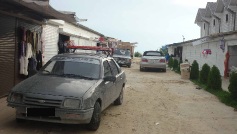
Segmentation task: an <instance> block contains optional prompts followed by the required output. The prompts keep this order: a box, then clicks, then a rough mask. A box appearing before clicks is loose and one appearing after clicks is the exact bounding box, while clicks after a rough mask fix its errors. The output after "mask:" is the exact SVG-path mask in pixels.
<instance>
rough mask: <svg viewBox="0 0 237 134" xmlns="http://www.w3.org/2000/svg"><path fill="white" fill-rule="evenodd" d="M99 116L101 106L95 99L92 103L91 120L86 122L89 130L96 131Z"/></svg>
mask: <svg viewBox="0 0 237 134" xmlns="http://www.w3.org/2000/svg"><path fill="white" fill-rule="evenodd" d="M100 117H101V107H100V103H99V102H98V101H97V102H96V103H95V105H94V111H93V114H92V117H91V121H90V123H89V124H87V128H88V129H89V130H93V131H96V130H97V129H98V128H99V126H100Z"/></svg>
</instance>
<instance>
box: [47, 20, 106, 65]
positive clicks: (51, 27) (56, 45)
mask: <svg viewBox="0 0 237 134" xmlns="http://www.w3.org/2000/svg"><path fill="white" fill-rule="evenodd" d="M43 27H44V28H43V31H44V34H45V38H44V43H43V44H44V53H43V56H44V57H43V62H44V63H46V62H47V61H48V60H50V59H51V58H52V57H53V56H55V55H57V54H58V53H60V44H64V42H66V41H71V42H72V43H73V45H76V46H96V44H97V42H98V39H99V38H100V37H101V36H103V35H102V34H101V33H99V32H96V31H94V30H92V29H90V28H88V27H86V26H83V25H81V24H78V23H68V22H66V21H63V20H53V19H50V20H48V22H47V25H45V26H43Z"/></svg>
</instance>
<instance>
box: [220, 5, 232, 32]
mask: <svg viewBox="0 0 237 134" xmlns="http://www.w3.org/2000/svg"><path fill="white" fill-rule="evenodd" d="M226 14H228V22H226ZM233 21H234V19H233V16H232V14H231V13H229V12H228V11H227V10H226V9H224V12H223V13H222V15H221V32H229V31H233V24H234V23H233Z"/></svg>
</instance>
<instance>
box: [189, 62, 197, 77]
mask: <svg viewBox="0 0 237 134" xmlns="http://www.w3.org/2000/svg"><path fill="white" fill-rule="evenodd" d="M198 78H199V65H198V63H197V61H196V60H194V61H193V64H192V66H191V72H190V79H192V80H198Z"/></svg>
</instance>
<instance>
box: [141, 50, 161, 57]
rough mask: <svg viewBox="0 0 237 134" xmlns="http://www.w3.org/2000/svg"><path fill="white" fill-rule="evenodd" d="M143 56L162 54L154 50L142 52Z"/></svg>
mask: <svg viewBox="0 0 237 134" xmlns="http://www.w3.org/2000/svg"><path fill="white" fill-rule="evenodd" d="M143 56H162V53H160V52H158V51H157V52H156V51H150V52H144V54H143Z"/></svg>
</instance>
